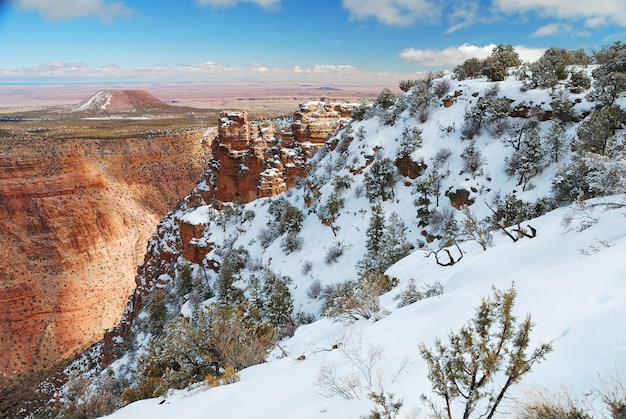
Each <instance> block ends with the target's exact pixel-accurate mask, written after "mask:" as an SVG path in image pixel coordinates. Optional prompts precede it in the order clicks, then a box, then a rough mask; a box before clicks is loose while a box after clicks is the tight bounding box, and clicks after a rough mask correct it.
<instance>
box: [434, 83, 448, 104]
mask: <svg viewBox="0 0 626 419" xmlns="http://www.w3.org/2000/svg"><path fill="white" fill-rule="evenodd" d="M450 89H451V86H450V81H449V80H448V79H442V80H439V81H438V82H436V83H434V85H433V93H434V95H435V96H437V97H438V98H439V99H441V98H443V97H444V96H445V95H447V94H448V92H449V91H450Z"/></svg>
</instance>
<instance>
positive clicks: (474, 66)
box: [452, 58, 485, 80]
mask: <svg viewBox="0 0 626 419" xmlns="http://www.w3.org/2000/svg"><path fill="white" fill-rule="evenodd" d="M484 67H485V63H484V61H481V60H479V59H478V58H469V59H467V60H465V61H464V62H463V64H461V65H458V66H456V67H455V68H454V70H453V71H452V72H453V73H454V76H455V77H456V78H457V80H465V79H475V78H477V77H480V76H481V74H482V72H483V68H484Z"/></svg>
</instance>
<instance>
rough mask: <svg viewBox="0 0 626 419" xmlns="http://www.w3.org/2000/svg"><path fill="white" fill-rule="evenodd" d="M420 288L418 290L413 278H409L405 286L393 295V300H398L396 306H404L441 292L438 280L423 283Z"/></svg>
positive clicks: (441, 287)
mask: <svg viewBox="0 0 626 419" xmlns="http://www.w3.org/2000/svg"><path fill="white" fill-rule="evenodd" d="M422 289H423V291H419V290H418V289H417V286H416V285H415V280H413V279H411V281H410V282H409V284H408V285H407V286H406V288H405V289H403V290H402V291H401V292H400V293H399V294H398V295H396V296H395V297H394V300H399V301H398V308H400V307H406V306H408V305H411V304H413V303H416V302H418V301H421V300H423V299H425V298H431V297H435V296H437V295H441V294H443V285H441V282H439V281H436V282H434V283H432V284H424V285H423V286H422Z"/></svg>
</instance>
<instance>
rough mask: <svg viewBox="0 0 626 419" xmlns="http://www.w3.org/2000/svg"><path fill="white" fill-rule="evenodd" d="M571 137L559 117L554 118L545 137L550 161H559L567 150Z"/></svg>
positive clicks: (544, 141)
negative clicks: (566, 132)
mask: <svg viewBox="0 0 626 419" xmlns="http://www.w3.org/2000/svg"><path fill="white" fill-rule="evenodd" d="M568 141H569V139H568V137H567V135H566V134H565V129H564V128H563V124H562V123H561V121H559V120H558V119H553V120H552V124H551V125H550V128H548V131H547V132H546V135H545V136H544V138H543V144H544V147H545V153H546V157H547V160H548V161H551V162H553V163H558V162H559V159H560V158H561V157H562V156H563V154H564V153H565V151H566V148H567V147H566V146H567V143H568Z"/></svg>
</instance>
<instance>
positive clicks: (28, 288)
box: [0, 133, 202, 388]
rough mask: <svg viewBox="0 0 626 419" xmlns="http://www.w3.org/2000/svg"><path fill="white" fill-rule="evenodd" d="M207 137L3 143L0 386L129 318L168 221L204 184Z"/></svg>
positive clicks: (43, 366)
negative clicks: (138, 282) (163, 221)
mask: <svg viewBox="0 0 626 419" xmlns="http://www.w3.org/2000/svg"><path fill="white" fill-rule="evenodd" d="M201 136H202V133H193V134H181V135H172V136H167V137H158V138H151V139H129V140H106V141H105V140H102V141H101V140H75V141H61V140H54V141H53V140H46V139H28V138H26V139H24V138H22V139H16V138H11V139H7V138H3V139H0V147H1V150H0V151H1V152H0V371H1V372H2V377H0V388H1V387H2V385H3V384H4V383H7V382H8V381H9V380H10V379H11V378H14V377H16V376H20V375H22V376H28V375H32V374H35V373H37V372H38V371H41V370H43V369H46V368H49V367H50V366H52V365H54V364H55V363H57V362H58V361H60V360H63V359H65V358H67V357H69V356H71V355H73V354H74V353H76V352H78V351H80V350H81V349H83V348H85V347H86V346H87V345H89V344H91V343H93V342H95V341H97V340H99V339H101V338H102V333H103V331H104V330H105V329H107V328H109V327H111V326H112V325H114V324H116V323H117V322H118V321H119V317H120V315H121V313H122V311H123V308H124V306H125V304H126V301H127V298H128V295H129V293H130V291H131V290H132V288H133V287H134V286H135V283H134V274H135V272H136V267H137V264H138V262H139V261H140V260H141V258H142V256H143V254H144V252H145V243H146V241H147V239H148V238H149V237H150V235H151V234H152V232H153V231H154V228H155V226H156V223H157V222H158V219H160V218H161V217H162V216H163V215H164V214H165V213H166V212H167V211H168V210H169V209H171V208H172V207H173V206H174V205H175V204H176V203H177V202H179V201H180V199H182V197H183V196H184V195H185V194H187V193H188V192H189V191H190V190H191V189H192V188H193V186H194V185H195V183H196V181H197V179H198V178H199V176H200V173H201V159H200V155H201V150H200V147H201V145H200V137H201Z"/></svg>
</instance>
